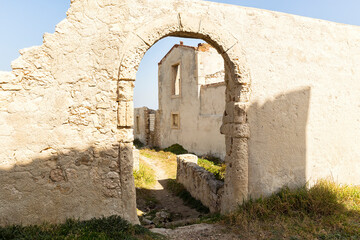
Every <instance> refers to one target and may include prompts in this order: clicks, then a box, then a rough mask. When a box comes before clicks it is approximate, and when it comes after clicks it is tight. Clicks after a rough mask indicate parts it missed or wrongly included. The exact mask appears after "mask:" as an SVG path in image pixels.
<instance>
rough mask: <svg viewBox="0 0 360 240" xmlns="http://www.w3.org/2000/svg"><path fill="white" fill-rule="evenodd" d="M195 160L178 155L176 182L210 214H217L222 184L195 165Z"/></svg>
mask: <svg viewBox="0 0 360 240" xmlns="http://www.w3.org/2000/svg"><path fill="white" fill-rule="evenodd" d="M197 160H198V158H197V156H195V155H192V154H184V155H178V156H177V172H176V181H178V182H179V183H181V184H183V185H184V187H185V188H186V190H188V191H189V192H190V194H191V196H193V197H194V198H195V199H197V200H199V201H201V202H202V204H203V205H204V206H206V207H208V208H209V210H210V212H219V211H220V210H221V196H222V193H223V190H224V189H223V188H224V183H223V182H222V181H219V180H216V179H215V176H214V174H212V173H210V172H208V171H206V170H205V169H204V168H202V167H200V166H199V165H197Z"/></svg>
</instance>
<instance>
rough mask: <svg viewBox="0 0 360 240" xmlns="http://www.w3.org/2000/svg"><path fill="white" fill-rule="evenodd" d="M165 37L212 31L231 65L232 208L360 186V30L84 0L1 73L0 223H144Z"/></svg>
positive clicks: (197, 7)
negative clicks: (140, 82)
mask: <svg viewBox="0 0 360 240" xmlns="http://www.w3.org/2000/svg"><path fill="white" fill-rule="evenodd" d="M166 36H180V37H196V38H202V39H204V40H205V41H208V42H209V43H210V44H212V45H213V46H214V47H215V48H216V49H217V51H218V52H219V53H220V54H221V55H222V56H223V58H224V60H225V82H226V94H225V96H226V106H225V113H224V116H223V126H222V128H221V130H222V132H223V133H224V134H225V141H226V158H225V161H226V163H227V169H226V178H225V185H224V194H223V196H222V205H221V206H222V209H221V210H222V212H227V211H230V210H233V209H235V208H236V206H237V204H238V203H241V202H242V201H243V200H246V199H247V198H248V197H249V196H253V197H255V196H259V195H262V194H269V193H271V192H273V191H276V190H277V189H279V188H280V187H281V186H283V185H286V184H288V185H290V186H295V185H300V184H304V183H305V182H306V181H310V182H312V181H314V180H316V179H318V178H320V177H328V176H329V177H332V178H333V179H334V180H335V181H338V182H340V183H353V184H360V178H359V174H358V172H360V164H359V159H360V150H359V148H358V142H360V124H359V122H360V109H359V104H358V103H359V102H360V82H359V78H360V68H359V66H358V63H359V62H360V27H357V26H349V25H343V24H336V23H331V22H327V21H321V20H314V19H309V18H304V17H298V16H292V15H288V14H282V13H276V12H271V11H265V10H258V9H252V8H243V7H235V6H231V5H222V4H217V3H211V2H205V1H193V0H191V1H190V0H181V1H180V0H173V1H169V0H153V1H145V0H123V1H118V0H97V1H81V0H72V3H71V8H70V10H69V11H68V13H67V18H66V19H65V20H64V21H62V22H60V23H59V24H58V25H57V27H56V29H55V33H54V34H45V35H44V42H43V45H41V46H38V47H32V48H28V49H24V50H21V51H20V53H21V57H20V58H19V59H17V60H15V61H14V62H13V63H12V67H13V71H12V73H8V74H6V75H8V76H10V77H5V78H4V79H6V80H5V83H3V82H4V80H0V82H1V86H0V87H1V89H0V98H1V105H0V109H1V110H0V130H1V131H0V132H1V134H0V148H1V149H2V151H1V153H0V171H1V172H0V178H1V179H0V216H1V217H0V224H6V223H21V222H22V223H24V224H29V223H40V222H43V221H51V222H61V221H64V220H65V219H66V218H68V217H75V218H80V219H88V218H91V217H100V216H108V215H112V214H118V215H120V216H123V217H124V218H125V219H127V220H130V221H131V222H137V216H136V205H135V187H134V181H133V177H132V168H133V162H132V141H133V130H132V128H133V122H134V121H133V116H134V114H133V99H132V97H133V86H134V84H133V82H134V81H135V79H136V77H135V76H136V72H137V68H138V66H139V63H140V61H141V59H142V57H143V56H144V54H145V52H146V51H147V50H148V49H149V48H150V47H151V46H152V45H153V44H155V42H156V41H158V40H159V39H161V38H163V37H166ZM2 78H3V77H2ZM8 79H10V81H8ZM6 81H8V82H6ZM250 133H251V134H250ZM349 169H351V171H349Z"/></svg>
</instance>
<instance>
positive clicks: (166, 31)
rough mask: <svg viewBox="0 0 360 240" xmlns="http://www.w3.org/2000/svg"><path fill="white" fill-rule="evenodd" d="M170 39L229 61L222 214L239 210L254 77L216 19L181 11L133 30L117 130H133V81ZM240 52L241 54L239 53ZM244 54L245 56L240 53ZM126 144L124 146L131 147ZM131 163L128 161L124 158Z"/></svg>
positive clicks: (122, 69) (123, 64)
mask: <svg viewBox="0 0 360 240" xmlns="http://www.w3.org/2000/svg"><path fill="white" fill-rule="evenodd" d="M167 36H176V37H191V38H200V39H203V40H205V41H207V42H208V43H210V44H211V45H212V46H214V47H215V48H216V49H217V51H218V52H219V54H221V55H222V57H223V59H224V63H225V82H226V107H225V111H224V115H223V123H222V126H221V133H222V134H224V135H225V139H226V140H225V144H226V158H225V161H226V164H227V168H226V177H225V187H224V194H223V197H222V203H221V212H222V213H226V212H229V211H232V210H234V209H235V208H236V206H237V205H238V204H239V203H242V202H243V201H244V200H246V199H247V197H248V138H249V137H250V130H249V126H248V124H247V116H246V108H247V102H248V101H249V97H250V90H249V89H250V75H249V72H248V70H247V67H246V58H245V54H243V53H242V51H241V45H240V42H239V40H238V39H236V38H235V37H234V36H233V35H232V34H231V32H230V31H228V30H226V29H224V28H223V27H221V26H220V25H218V24H217V23H216V22H215V21H214V20H213V19H210V18H205V19H204V18H201V19H200V18H199V17H196V16H192V15H188V14H183V13H178V15H177V16H164V17H163V18H159V19H157V20H156V21H154V22H152V23H151V24H146V25H144V26H142V27H140V28H139V29H136V30H134V31H133V32H131V33H130V34H129V36H128V38H127V41H126V44H124V47H123V51H122V52H123V53H124V54H123V55H122V56H121V63H120V66H119V75H118V79H119V81H118V88H119V89H118V93H119V97H118V106H119V108H118V128H119V129H121V130H122V131H127V130H128V129H130V128H132V127H133V86H134V84H133V82H134V81H135V80H136V73H137V70H138V67H139V64H140V61H141V59H142V57H143V56H144V55H145V53H146V51H147V50H148V49H149V48H150V47H151V46H152V45H154V44H155V43H156V42H157V41H159V40H160V39H162V38H165V37H167ZM239 50H240V51H239ZM239 53H241V54H239ZM131 145H132V143H131V141H123V142H122V143H121V146H122V147H121V148H123V149H129V148H131ZM125 159H128V158H124V160H125Z"/></svg>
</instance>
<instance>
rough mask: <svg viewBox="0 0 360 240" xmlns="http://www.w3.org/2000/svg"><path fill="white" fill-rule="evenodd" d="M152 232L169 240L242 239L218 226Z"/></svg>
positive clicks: (191, 226) (207, 225)
mask: <svg viewBox="0 0 360 240" xmlns="http://www.w3.org/2000/svg"><path fill="white" fill-rule="evenodd" d="M151 231H152V232H155V233H159V234H162V235H164V236H166V237H168V239H171V240H184V239H186V240H233V239H247V238H242V237H240V236H238V235H236V234H234V233H232V232H229V230H228V229H227V228H226V227H224V226H221V225H218V224H205V223H202V224H195V225H190V226H185V227H179V228H176V229H165V228H154V229H151Z"/></svg>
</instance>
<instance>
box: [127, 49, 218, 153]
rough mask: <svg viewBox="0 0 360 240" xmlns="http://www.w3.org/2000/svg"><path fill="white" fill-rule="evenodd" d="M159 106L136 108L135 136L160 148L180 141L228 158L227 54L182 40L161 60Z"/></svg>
mask: <svg viewBox="0 0 360 240" xmlns="http://www.w3.org/2000/svg"><path fill="white" fill-rule="evenodd" d="M158 72H159V79H158V84H159V110H158V111H154V110H150V109H147V108H137V109H135V114H134V116H135V118H134V120H135V123H134V126H135V128H134V130H135V131H134V136H135V138H138V139H139V140H141V141H143V142H144V143H147V144H149V145H153V146H159V147H161V148H165V147H168V146H170V145H172V144H175V143H179V144H181V145H182V146H184V147H185V149H187V150H189V151H190V152H193V153H196V154H198V155H206V154H208V155H213V156H217V157H220V158H222V159H224V157H225V138H224V136H223V135H222V134H221V133H220V127H221V123H222V117H223V113H224V110H225V81H224V77H225V71H224V59H223V58H222V57H221V55H219V54H218V52H217V51H216V49H215V48H213V47H211V46H210V45H209V44H206V43H205V44H199V46H198V47H190V46H185V45H182V43H180V44H176V45H174V47H173V48H172V49H171V50H170V51H169V52H168V53H167V54H166V56H164V58H163V59H162V60H161V61H160V62H159V71H158Z"/></svg>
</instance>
